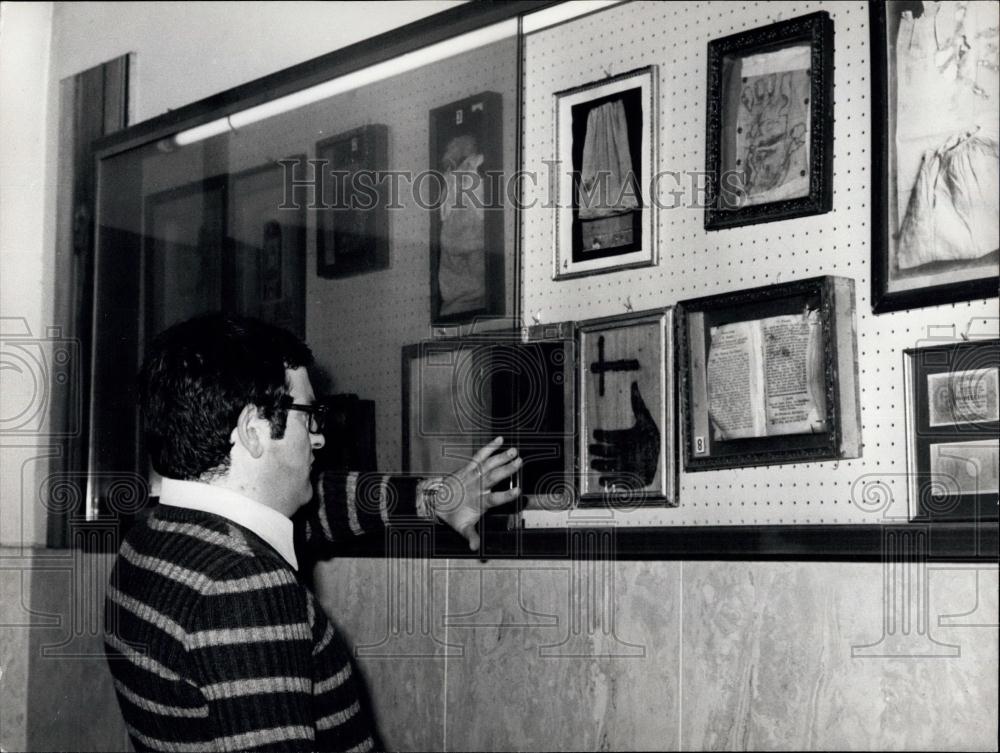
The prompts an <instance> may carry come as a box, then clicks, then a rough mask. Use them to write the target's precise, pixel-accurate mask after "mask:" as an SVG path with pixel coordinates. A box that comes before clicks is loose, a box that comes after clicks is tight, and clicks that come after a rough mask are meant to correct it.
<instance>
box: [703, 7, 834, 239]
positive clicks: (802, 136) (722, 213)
mask: <svg viewBox="0 0 1000 753" xmlns="http://www.w3.org/2000/svg"><path fill="white" fill-rule="evenodd" d="M707 99H708V103H707V108H708V110H707V117H706V132H707V133H706V143H705V171H706V173H707V176H706V177H707V181H706V196H705V229H706V230H720V229H722V228H731V227H738V226H740V225H752V224H755V223H758V222H772V221H775V220H786V219H790V218H793V217H804V216H806V215H811V214H822V213H823V212H829V211H830V210H831V209H832V208H833V21H832V20H831V19H830V16H829V14H828V13H826V12H825V11H817V12H816V13H810V14H808V15H805V16H799V17H798V18H790V19H788V20H785V21H779V22H777V23H773V24H770V25H768V26H763V27H760V28H757V29H750V30H749V31H743V32H739V33H738V34H731V35H729V36H727V37H723V38H721V39H715V40H712V41H711V42H709V43H708V98H707Z"/></svg>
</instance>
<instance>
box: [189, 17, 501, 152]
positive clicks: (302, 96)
mask: <svg viewBox="0 0 1000 753" xmlns="http://www.w3.org/2000/svg"><path fill="white" fill-rule="evenodd" d="M516 35H517V19H516V18H512V19H509V20H507V21H501V22H500V23H497V24H493V25H492V26H486V27H484V28H482V29H476V30H475V31H470V32H468V33H466V34H461V35H460V36H457V37H454V38H452V39H447V40H445V41H443V42H438V43H436V44H432V45H429V46H427V47H422V48H421V49H419V50H414V51H413V52H408V53H406V54H405V55H400V56H399V57H395V58H393V59H392V60H386V61H384V62H381V63H376V64H375V65H370V66H368V67H367V68H362V69H361V70H358V71H353V72H352V73H348V74H345V75H343V76H338V77H337V78H334V79H330V80H329V81H324V82H323V83H322V84H316V85H315V86H310V87H309V88H308V89H302V90H300V91H297V92H292V93H291V94H286V95H285V96H284V97H278V98H277V99H272V100H271V101H269V102H264V103H263V104H260V105H255V106H254V107H250V108H247V109H246V110H241V111H240V112H236V113H233V114H232V115H228V116H226V117H224V118H219V119H218V120H213V121H211V122H210V123H205V124H203V125H200V126H195V127H194V128H189V129H187V130H186V131H181V132H179V133H178V134H176V135H175V136H174V143H175V144H177V145H178V146H187V145H188V144H194V143H195V142H198V141H202V140H204V139H208V138H211V137H213V136H218V135H219V134H221V133H225V132H226V131H230V130H233V131H238V130H239V129H240V128H243V127H245V126H248V125H250V124H251V123H258V122H260V121H261V120H265V119H266V118H272V117H274V116H275V115H281V114H283V113H286V112H291V111H292V110H297V109H298V108H300V107H305V106H306V105H311V104H313V103H315V102H319V101H321V100H324V99H328V98H330V97H333V96H336V95H337V94H343V93H344V92H348V91H351V90H353V89H358V88H360V87H362V86H367V85H368V84H373V83H375V82H377V81H382V80H384V79H387V78H390V77H392V76H397V75H399V74H400V73H406V72H408V71H412V70H415V69H416V68H420V67H422V66H425V65H429V64H431V63H436V62H438V61H439V60H444V59H446V58H450V57H454V56H455V55H458V54H461V53H463V52H468V51H469V50H475V49H478V48H480V47H485V46H486V45H488V44H492V43H494V42H499V41H500V40H502V39H507V38H509V37H513V36H516Z"/></svg>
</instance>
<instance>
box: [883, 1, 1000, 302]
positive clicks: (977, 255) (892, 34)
mask: <svg viewBox="0 0 1000 753" xmlns="http://www.w3.org/2000/svg"><path fill="white" fill-rule="evenodd" d="M868 7H869V14H870V25H871V50H872V52H871V54H872V76H871V81H872V269H871V278H872V309H873V310H874V311H875V313H883V312H886V311H896V310H899V309H905V308H917V307H921V306H933V305H937V304H942V303H954V302H956V301H967V300H973V299H976V298H990V297H994V296H996V295H997V289H998V286H1000V279H998V271H1000V201H998V198H997V197H998V195H1000V53H998V47H997V16H998V13H1000V3H997V2H995V1H992V2H976V3H920V2H898V1H896V0H893V1H892V2H885V3H883V2H875V3H870V4H869V6H868Z"/></svg>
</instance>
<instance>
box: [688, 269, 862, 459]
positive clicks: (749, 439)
mask: <svg viewBox="0 0 1000 753" xmlns="http://www.w3.org/2000/svg"><path fill="white" fill-rule="evenodd" d="M678 309H679V311H680V313H679V314H678V327H677V329H678V333H679V334H678V343H679V352H680V362H681V364H680V373H681V379H682V380H683V385H682V389H681V396H682V399H683V406H684V408H683V411H684V451H685V456H684V457H685V462H684V469H685V470H686V471H688V472H691V471H705V470H716V469H720V468H739V467H743V466H752V465H772V464H776V463H800V462H811V461H818V460H838V459H843V458H856V457H860V455H861V411H860V407H859V405H860V399H859V396H860V393H859V389H858V358H857V336H856V332H855V323H854V319H855V299H854V280H852V279H850V278H847V277H814V278H810V279H806V280H797V281H794V282H787V283H781V284H779V285H770V286H766V287H761V288H751V289H749V290H740V291H736V292H734V293H723V294H720V295H713V296H707V297H705V298H697V299H694V300H690V301H681V303H679V304H678Z"/></svg>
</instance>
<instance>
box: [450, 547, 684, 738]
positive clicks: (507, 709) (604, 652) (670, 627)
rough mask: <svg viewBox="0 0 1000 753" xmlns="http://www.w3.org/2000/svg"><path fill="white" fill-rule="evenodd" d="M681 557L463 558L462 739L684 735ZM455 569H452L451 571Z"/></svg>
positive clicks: (455, 689) (458, 576) (454, 701)
mask: <svg viewBox="0 0 1000 753" xmlns="http://www.w3.org/2000/svg"><path fill="white" fill-rule="evenodd" d="M677 574H678V565H677V564H675V563H639V562H619V563H615V562H614V561H609V560H600V559H587V558H585V559H582V560H578V561H576V562H558V561H544V562H543V561H529V562H501V561H496V562H488V563H485V564H479V563H476V562H469V561H453V562H452V563H451V566H450V570H449V572H448V573H447V576H446V577H447V579H448V591H449V599H448V607H449V611H448V615H447V618H446V621H447V624H448V627H449V631H448V640H449V642H451V643H453V644H459V645H461V646H462V649H463V655H462V656H461V657H460V658H454V657H450V658H449V660H448V676H447V680H448V688H447V728H446V733H447V747H448V749H450V750H669V749H676V748H677V743H678V732H679V718H678V700H679V697H678V681H679V666H678V655H679V654H678V649H679V645H678V637H679V636H678V627H679V621H678V620H679V614H678V611H677V606H678V603H679V600H678V595H679V583H678V578H677ZM439 577H445V576H443V575H442V576H439Z"/></svg>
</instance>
